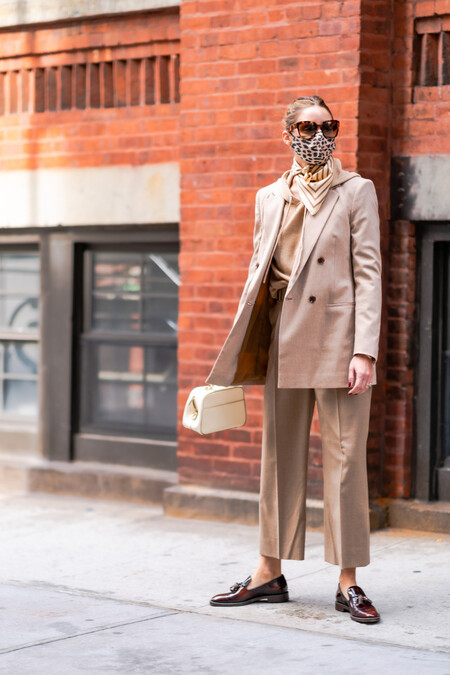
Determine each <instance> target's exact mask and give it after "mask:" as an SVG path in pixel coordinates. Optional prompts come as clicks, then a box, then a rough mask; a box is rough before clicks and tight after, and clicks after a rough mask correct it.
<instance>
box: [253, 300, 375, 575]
mask: <svg viewBox="0 0 450 675" xmlns="http://www.w3.org/2000/svg"><path fill="white" fill-rule="evenodd" d="M281 306H282V302H277V303H276V304H275V305H274V307H273V308H272V309H271V323H272V341H271V347H270V351H269V364H268V372H267V381H266V385H265V391H264V423H263V444H262V466H261V493H260V506H259V516H260V518H259V520H260V553H261V554H262V555H265V556H271V557H274V558H282V559H294V560H303V559H304V552H305V525H306V480H307V467H308V447H309V434H310V428H311V422H312V416H313V411H314V404H315V402H317V407H318V412H319V421H320V430H321V434H322V452H323V477H324V535H325V560H326V562H329V563H331V564H333V565H339V566H340V567H361V566H364V565H368V564H369V533H370V528H369V498H368V487H367V466H366V444H367V435H368V430H369V413H370V400H371V389H369V390H368V391H367V392H365V393H364V394H359V395H355V396H349V395H348V393H347V392H348V390H347V389H279V388H278V387H277V376H278V373H277V362H278V358H277V354H278V330H279V318H280V315H281V311H280V310H281Z"/></svg>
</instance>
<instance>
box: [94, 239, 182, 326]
mask: <svg viewBox="0 0 450 675" xmlns="http://www.w3.org/2000/svg"><path fill="white" fill-rule="evenodd" d="M179 284H180V281H179V270H178V256H177V254H176V253H158V254H156V253H120V252H108V253H106V252H95V253H93V254H92V291H91V307H92V311H91V329H92V330H95V331H112V332H136V331H138V332H144V333H167V334H171V335H174V334H176V331H177V320H178V286H179Z"/></svg>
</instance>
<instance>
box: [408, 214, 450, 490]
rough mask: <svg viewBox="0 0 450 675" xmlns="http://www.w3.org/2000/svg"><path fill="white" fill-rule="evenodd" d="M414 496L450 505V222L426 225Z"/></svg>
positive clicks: (421, 275) (421, 228)
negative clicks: (441, 501)
mask: <svg viewBox="0 0 450 675" xmlns="http://www.w3.org/2000/svg"><path fill="white" fill-rule="evenodd" d="M418 231H419V232H420V235H421V236H420V246H419V250H420V263H419V280H420V286H419V370H418V382H417V410H416V418H417V440H418V443H417V468H416V497H418V498H419V499H426V500H429V499H431V500H433V499H439V500H444V501H450V224H439V225H438V224H433V225H427V224H423V225H421V226H419V227H418Z"/></svg>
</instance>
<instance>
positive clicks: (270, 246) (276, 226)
mask: <svg viewBox="0 0 450 675" xmlns="http://www.w3.org/2000/svg"><path fill="white" fill-rule="evenodd" d="M271 197H272V198H271V199H270V200H269V199H267V200H266V203H265V205H264V211H263V214H262V217H263V219H264V223H265V224H266V226H267V225H268V224H271V223H273V229H272V231H271V232H270V234H269V235H268V238H267V244H266V246H265V251H264V257H263V259H262V261H261V263H262V267H263V268H264V277H263V283H264V282H265V281H266V279H267V275H268V273H269V268H270V263H271V261H272V256H273V254H274V251H275V245H276V242H277V239H278V232H279V231H280V226H281V221H282V218H283V210H284V205H285V201H284V199H283V197H281V195H272V196H271Z"/></svg>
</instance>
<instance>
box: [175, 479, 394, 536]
mask: <svg viewBox="0 0 450 675" xmlns="http://www.w3.org/2000/svg"><path fill="white" fill-rule="evenodd" d="M258 505H259V499H258V495H257V494H256V493H254V492H244V491H239V490H220V489H217V488H210V487H205V486H201V485H174V486H173V487H169V488H166V489H165V490H164V495H163V508H164V515H166V516H173V517H176V518H196V519H199V520H219V521H222V522H226V523H230V522H235V523H240V524H242V525H257V524H258ZM385 524H386V509H385V507H383V506H382V505H380V504H374V505H373V506H372V505H371V508H370V528H371V530H378V529H381V528H382V527H384V526H385ZM306 526H307V527H312V528H317V527H323V502H322V501H321V500H318V499H307V500H306Z"/></svg>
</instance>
